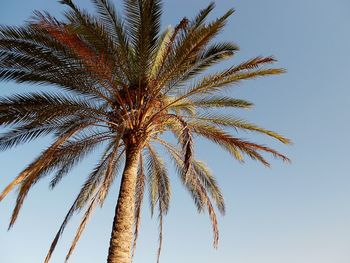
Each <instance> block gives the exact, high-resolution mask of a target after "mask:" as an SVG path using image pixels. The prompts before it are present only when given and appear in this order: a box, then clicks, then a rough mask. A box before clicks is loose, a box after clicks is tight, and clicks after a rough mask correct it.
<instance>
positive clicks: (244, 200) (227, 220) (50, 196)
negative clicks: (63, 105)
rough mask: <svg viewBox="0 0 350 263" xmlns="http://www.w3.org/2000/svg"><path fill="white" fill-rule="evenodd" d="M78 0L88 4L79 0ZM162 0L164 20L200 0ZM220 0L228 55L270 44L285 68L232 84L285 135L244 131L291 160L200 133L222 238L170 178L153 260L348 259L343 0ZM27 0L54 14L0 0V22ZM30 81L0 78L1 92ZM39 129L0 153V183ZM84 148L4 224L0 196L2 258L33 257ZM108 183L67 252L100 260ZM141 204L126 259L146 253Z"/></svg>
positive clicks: (26, 153) (10, 261)
mask: <svg viewBox="0 0 350 263" xmlns="http://www.w3.org/2000/svg"><path fill="white" fill-rule="evenodd" d="M76 2H77V3H78V4H80V5H81V6H86V7H87V8H90V4H89V3H88V1H87V0H80V1H76ZM164 2H165V5H164V8H165V12H164V16H163V22H164V23H163V26H164V27H165V26H167V25H169V24H172V25H174V24H176V23H177V22H178V21H179V20H180V19H181V18H182V17H183V16H189V17H190V16H192V15H193V14H194V13H195V12H196V11H197V10H198V9H199V8H202V7H204V6H206V5H207V3H208V1H207V0H196V1H189V0H177V1H170V0H167V1H164ZM119 6H120V4H119ZM230 7H234V8H235V9H236V11H237V12H236V14H235V15H234V16H233V17H232V19H231V20H230V23H229V25H228V26H227V28H226V30H225V32H224V33H223V34H222V35H221V36H220V38H222V39H226V40H233V41H234V42H235V43H237V44H239V46H240V47H241V51H240V53H239V54H238V55H237V56H236V58H235V59H233V60H232V61H231V63H238V62H239V61H241V60H243V59H247V58H250V57H253V56H256V55H274V56H275V57H276V58H278V60H279V65H280V66H281V67H284V68H286V69H287V70H288V73H287V74H285V75H283V76H279V77H272V78H265V79H258V80H253V81H250V82H245V83H242V84H240V85H239V87H235V88H233V89H232V91H231V94H232V95H234V96H237V97H240V98H247V99H249V100H251V101H253V102H254V103H255V104H256V108H255V109H254V110H251V111H249V112H242V113H241V115H242V116H244V117H246V118H247V119H249V120H250V121H254V122H256V123H258V124H261V125H263V126H266V127H268V128H270V129H274V130H277V131H280V132H281V133H283V134H285V135H286V136H288V137H290V138H292V139H293V141H294V145H293V146H291V147H287V146H284V145H280V144H278V143H274V142H273V141H271V140H268V139H266V138H262V137H257V136H255V135H252V134H242V136H243V137H246V138H250V139H253V140H256V141H260V142H263V143H266V144H270V145H272V146H274V147H276V148H277V149H278V150H280V151H282V152H284V153H286V154H287V155H288V156H289V157H290V158H291V159H292V160H293V164H292V165H287V164H283V163H281V162H279V161H272V165H273V166H272V168H271V169H267V168H264V167H263V166H262V165H259V164H257V163H254V162H252V161H247V162H246V163H245V164H244V165H240V164H239V163H237V162H236V161H233V160H232V159H231V158H230V157H229V156H228V155H227V154H225V153H223V152H222V151H221V150H220V149H219V148H216V147H214V146H213V145H211V144H203V143H199V144H198V145H197V149H198V151H199V152H200V154H199V157H200V158H201V159H204V160H206V161H207V162H208V163H209V165H210V167H211V168H212V170H213V172H214V173H215V174H216V175H217V178H218V180H219V182H220V185H221V186H222V188H223V192H224V195H225V197H226V203H227V210H228V211H227V215H226V216H225V217H220V220H219V223H220V230H221V242H220V248H219V250H217V251H215V250H213V249H212V247H211V244H212V239H211V238H212V235H211V227H210V223H209V220H208V219H207V216H206V215H197V213H196V210H195V208H194V205H193V204H192V201H191V198H190V197H189V195H188V194H187V193H186V192H185V191H184V190H183V189H182V188H181V187H180V185H179V183H178V182H177V180H173V199H172V204H171V209H170V213H169V215H168V217H167V218H166V223H165V229H164V234H165V238H164V247H163V254H162V262H165V263H177V262H202V263H210V262H220V263H231V262H234V263H282V262H283V263H296V262H297V263H330V262H332V263H349V262H350V191H349V189H350V176H349V168H348V165H349V163H350V157H349V152H348V149H349V148H350V140H349V137H348V134H349V130H350V122H349V121H350V114H349V113H350V103H349V98H350V64H349V59H350V51H349V50H350V33H349V32H350V31H349V25H350V15H349V10H350V2H349V1H348V0H318V1H315V0H293V1H291V0H289V1H286V0H285V1H281V0H264V1H261V0H255V1H253V0H244V1H243V0H236V1H228V0H225V1H223V0H218V1H217V8H216V10H215V12H214V13H215V15H220V14H222V13H223V12H224V11H225V10H227V9H228V8H230ZM34 9H39V10H48V11H50V12H52V13H54V14H59V13H60V12H61V11H62V10H63V7H62V6H60V5H59V4H58V3H57V1H53V0H50V1H48V0H30V1H24V0H1V3H0V24H8V25H10V24H12V25H14V24H22V23H23V21H25V20H26V19H27V18H28V17H29V16H30V15H31V12H32V10H34ZM227 65H228V64H227ZM35 89H36V87H34V86H33V87H29V86H26V85H17V84H14V83H4V82H1V83H0V95H6V94H10V93H12V92H21V91H24V90H35ZM48 141H49V140H41V141H40V142H38V143H32V144H30V145H26V146H23V147H19V148H17V149H15V150H11V151H8V152H5V153H0V167H1V168H0V171H1V175H0V188H4V187H5V186H6V184H7V183H8V182H9V181H10V180H11V178H13V177H14V176H16V175H17V173H18V172H20V171H21V169H23V168H24V167H25V165H26V164H27V163H29V162H30V160H32V159H33V158H34V156H36V154H38V153H39V152H40V150H41V149H43V148H44V147H45V145H47V143H48ZM92 160H93V159H89V160H88V162H85V163H84V164H83V165H82V166H81V167H80V168H79V169H76V170H74V171H73V173H72V174H71V175H70V176H69V177H67V178H66V179H65V180H64V181H63V182H62V183H61V184H60V185H59V186H58V187H57V188H56V190H55V191H48V180H44V181H42V182H40V183H39V184H38V185H37V186H36V187H35V188H34V189H33V190H32V192H31V193H30V194H29V197H28V199H27V202H26V203H25V205H24V208H23V211H22V213H21V215H20V218H19V220H18V222H17V223H16V225H15V227H14V229H13V230H11V231H10V232H7V231H6V229H7V224H8V221H9V217H10V210H11V208H12V207H13V204H14V200H15V195H14V194H12V195H10V196H9V197H8V198H6V199H5V200H4V201H3V202H2V203H0V262H2V263H37V262H42V260H43V258H44V257H45V255H46V251H47V249H48V247H49V244H50V242H51V240H52V238H53V237H54V234H55V233H56V231H57V229H58V227H59V224H60V223H61V221H62V219H63V217H64V215H65V213H66V211H67V210H68V208H69V206H70V204H71V202H72V201H73V198H74V197H75V196H76V193H77V191H78V189H79V187H80V185H81V183H82V180H83V179H82V178H83V177H84V176H86V174H87V171H88V169H89V168H90V167H91V164H92ZM172 175H174V174H173V173H172ZM173 177H174V178H175V175H174V176H173ZM117 186H118V185H116V187H115V188H114V191H112V192H111V194H110V196H109V199H108V202H107V203H106V205H105V206H104V208H103V209H102V210H97V211H96V213H95V214H94V216H93V218H92V219H91V221H90V224H89V225H88V227H87V229H86V232H85V234H84V235H83V237H82V239H81V241H80V243H79V244H78V247H77V249H76V251H75V253H74V255H73V257H72V259H71V262H74V263H75V262H76V263H99V262H101V263H102V262H105V258H106V253H107V247H108V240H109V234H110V230H111V223H112V218H113V212H114V206H115V201H116V198H117ZM145 204H146V206H145V208H146V209H145V210H144V214H143V223H142V231H141V234H140V241H139V244H138V250H137V254H136V258H135V263H148V262H155V255H156V248H157V222H156V220H150V215H149V212H148V205H147V202H146V203H145ZM78 219H79V216H78V217H76V219H75V220H73V221H72V222H71V224H70V227H69V228H68V229H67V231H66V232H65V234H64V236H63V238H62V240H61V242H60V243H59V245H58V247H57V250H56V253H55V254H54V256H53V260H52V262H53V263H58V262H63V259H64V256H65V253H66V251H67V249H68V247H69V244H70V242H71V240H72V237H73V234H74V232H75V228H76V226H77V222H78Z"/></svg>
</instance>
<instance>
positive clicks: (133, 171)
mask: <svg viewBox="0 0 350 263" xmlns="http://www.w3.org/2000/svg"><path fill="white" fill-rule="evenodd" d="M139 153H140V149H138V148H133V149H127V150H126V161H125V167H124V172H123V176H122V179H121V186H120V191H119V197H118V202H117V206H116V209H115V216H114V221H113V228H112V234H111V239H110V245H109V252H108V259H107V263H131V245H132V241H133V224H134V207H135V187H136V179H137V169H138V162H139Z"/></svg>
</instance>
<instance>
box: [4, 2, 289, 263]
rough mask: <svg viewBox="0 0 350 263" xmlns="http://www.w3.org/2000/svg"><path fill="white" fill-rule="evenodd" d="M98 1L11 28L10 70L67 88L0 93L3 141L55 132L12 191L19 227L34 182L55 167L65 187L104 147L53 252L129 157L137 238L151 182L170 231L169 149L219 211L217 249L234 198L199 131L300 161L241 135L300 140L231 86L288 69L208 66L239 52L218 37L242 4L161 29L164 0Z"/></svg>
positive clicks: (20, 78)
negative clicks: (225, 192) (198, 153)
mask: <svg viewBox="0 0 350 263" xmlns="http://www.w3.org/2000/svg"><path fill="white" fill-rule="evenodd" d="M92 2H93V3H94V5H95V7H96V13H95V14H90V13H88V12H87V11H85V10H83V9H80V8H79V7H77V6H76V5H75V4H74V3H73V1H71V0H62V1H60V3H62V4H64V5H66V6H67V7H68V8H67V10H66V12H65V13H64V15H65V18H64V19H62V20H58V19H56V18H55V17H53V16H51V15H50V14H48V13H45V12H38V11H36V12H35V13H34V16H33V17H32V19H31V20H30V22H28V23H27V24H25V25H23V26H19V27H14V26H1V27H0V80H11V81H16V82H18V83H31V84H39V85H41V84H45V85H47V84H48V85H52V86H55V87H56V91H44V92H35V91H34V92H27V93H24V94H15V95H12V96H7V97H2V98H0V125H1V126H2V127H5V128H7V129H8V131H7V132H6V133H4V134H2V135H1V137H0V150H8V149H10V148H13V147H16V146H18V145H20V144H23V143H27V142H30V141H32V140H35V139H37V138H39V137H42V136H47V135H52V136H53V137H54V141H53V143H52V144H51V145H50V146H49V147H48V148H47V149H46V150H45V151H44V152H42V153H41V154H40V155H39V157H37V158H36V159H35V160H34V161H33V162H32V163H31V164H30V165H29V166H28V167H26V168H25V169H24V170H23V172H21V173H20V174H19V175H18V176H17V177H16V178H15V179H14V180H13V181H12V182H11V183H10V184H9V185H8V186H7V187H6V188H5V189H4V191H3V192H2V193H1V194H0V201H1V200H2V199H3V198H4V197H5V196H6V195H7V194H8V193H9V192H10V191H11V190H13V189H14V188H15V187H18V189H19V191H18V195H17V202H16V205H15V208H14V210H13V214H12V217H11V220H10V227H12V226H13V224H14V223H15V221H16V219H17V216H18V214H19V211H20V209H21V207H22V205H23V202H24V199H25V198H26V196H27V193H28V191H29V190H30V189H31V187H32V186H34V184H36V183H37V182H38V181H39V180H40V179H42V178H44V177H46V176H51V177H52V180H51V183H50V187H51V188H54V187H55V186H56V185H57V184H58V183H59V182H60V180H61V179H62V178H63V177H64V176H66V175H67V174H68V173H69V172H70V170H71V169H72V168H73V167H75V166H76V165H78V164H79V163H80V162H81V161H82V160H83V159H84V158H85V157H86V156H87V155H88V154H90V153H92V152H93V151H94V150H95V149H96V148H98V147H100V146H103V147H104V150H103V153H101V157H100V160H99V161H98V162H97V163H96V166H95V168H94V169H93V171H92V172H91V173H90V174H89V175H88V176H87V178H86V181H85V182H84V184H83V185H82V188H81V190H80V192H79V194H78V196H77V198H76V199H75V201H74V203H73V205H72V207H71V209H70V210H69V212H68V214H67V216H66V218H65V219H64V222H63V224H62V226H61V227H60V229H59V231H58V233H57V235H56V238H55V240H54V242H53V243H52V245H51V248H50V251H49V254H48V256H47V257H46V260H45V262H48V261H49V259H50V257H51V254H52V252H53V250H54V249H55V246H56V244H57V242H58V240H59V238H60V235H61V234H62V232H63V230H64V228H65V227H66V225H67V223H68V221H69V219H70V218H71V217H72V216H73V214H74V213H76V212H79V211H81V210H83V209H85V214H84V216H83V219H82V222H81V225H80V226H79V229H78V231H77V234H76V237H75V239H74V240H73V243H72V246H71V248H70V250H69V253H68V255H67V260H68V258H69V256H70V255H71V253H72V251H73V250H74V248H75V246H76V244H77V241H78V239H79V237H80V235H81V233H82V231H83V230H84V228H85V225H86V223H87V221H88V218H89V217H90V215H91V213H92V212H93V210H94V208H95V207H96V206H97V205H98V204H99V205H103V203H104V201H105V199H106V197H107V195H108V191H109V189H110V187H111V185H112V184H113V182H114V180H115V178H116V177H117V175H118V172H119V170H120V169H121V167H122V166H123V164H124V162H126V163H127V162H128V160H137V176H136V178H137V179H136V185H135V189H134V191H135V193H134V196H135V198H134V199H135V200H134V202H135V203H134V204H133V205H134V207H135V213H134V220H135V221H134V245H133V247H134V248H135V246H136V241H137V236H138V232H139V226H140V217H141V214H140V213H141V206H142V200H143V197H144V190H145V188H146V187H148V189H149V196H150V204H151V210H152V214H153V213H154V212H155V209H157V211H158V216H159V222H160V237H161V238H160V241H162V222H163V216H164V215H165V214H166V213H167V212H168V209H169V202H170V197H171V190H170V178H169V176H168V169H167V167H166V165H165V163H164V160H163V159H162V158H161V156H160V154H159V149H160V148H163V149H164V150H165V151H166V152H167V153H168V154H169V157H170V158H171V160H172V161H173V163H174V165H175V167H176V170H177V172H178V174H179V177H180V180H181V181H182V182H183V185H184V187H186V188H187V190H188V191H189V192H190V194H191V196H192V198H193V200H194V202H195V205H196V207H197V209H198V211H204V210H207V211H208V213H209V216H210V218H211V222H212V226H213V233H214V246H215V247H216V246H217V245H218V240H219V234H218V226H217V219H216V214H215V209H214V205H213V204H215V205H216V207H217V208H218V210H219V211H220V212H221V213H224V212H225V205H224V199H223V196H222V194H221V192H220V189H219V186H218V184H217V182H216V180H215V178H214V177H213V176H212V174H211V173H210V171H209V169H208V168H207V166H206V165H205V164H204V163H203V162H202V161H199V160H196V159H195V156H194V141H195V138H196V136H197V137H202V138H205V139H208V140H210V141H212V142H214V143H216V144H217V145H219V146H221V147H222V148H223V149H224V150H226V151H227V152H228V153H229V154H231V155H232V156H233V157H234V158H235V159H237V160H239V161H243V160H244V157H245V156H248V157H249V158H251V159H253V160H257V161H259V162H261V163H262V164H264V165H266V166H269V162H268V160H267V159H266V158H265V157H264V155H263V154H264V153H267V154H272V155H273V156H274V157H276V158H279V159H282V160H284V161H289V159H288V158H287V157H286V156H284V155H283V154H281V153H279V152H278V151H276V150H274V149H272V148H269V147H267V146H264V145H260V144H258V143H254V142H250V141H248V140H244V139H241V138H239V137H237V136H236V135H235V132H236V131H237V130H246V131H252V132H257V133H261V134H265V135H267V136H269V137H272V138H274V139H277V140H279V141H280V142H282V143H284V144H288V143H290V140H289V139H287V138H285V137H284V136H282V135H280V134H278V133H276V132H273V131H271V130H268V129H265V128H262V127H260V126H258V125H255V124H253V123H250V122H247V121H245V120H243V119H242V118H239V117H237V116H235V115H234V110H236V109H249V108H251V107H252V106H253V104H252V103H251V102H249V101H246V100H242V99H237V98H233V97H231V96H227V95H223V91H225V90H227V89H229V88H230V87H231V86H233V85H235V84H237V83H238V82H240V81H243V80H247V79H253V78H257V77H262V76H268V75H276V74H281V73H284V72H285V70H284V69H280V68H274V67H271V65H272V64H273V63H275V62H276V60H275V59H274V58H273V57H260V56H258V57H255V58H253V59H250V60H248V61H245V62H242V63H239V64H238V65H233V66H231V67H229V68H227V69H225V70H222V71H218V72H216V73H208V71H207V69H209V68H210V67H212V66H214V65H216V64H218V63H219V62H222V61H224V60H227V59H229V58H231V57H232V56H233V55H234V54H235V53H236V52H237V51H238V47H237V46H236V45H234V44H232V43H230V42H214V41H213V40H214V39H215V37H216V36H217V35H218V34H219V33H220V32H221V31H222V29H223V28H224V26H225V25H226V22H227V19H228V18H229V17H230V16H231V15H232V14H233V12H234V11H233V9H230V10H228V11H227V12H226V13H225V14H223V15H222V16H221V17H219V18H218V19H216V20H214V21H211V22H207V16H208V14H209V13H210V12H211V11H212V10H213V9H214V3H211V4H209V5H208V7H206V8H204V9H203V10H201V11H200V12H199V13H198V15H197V16H196V17H194V18H193V19H188V18H183V19H182V20H181V21H180V22H179V23H178V24H177V25H176V26H175V27H167V28H166V29H165V30H163V31H161V22H160V18H161V13H162V8H161V7H162V1H160V0H124V13H125V15H124V18H123V17H122V16H120V14H119V12H117V10H116V9H115V7H114V5H113V4H112V2H111V1H109V0H92ZM118 11H119V10H118ZM57 88H58V89H59V90H58V91H57ZM167 132H170V133H172V134H173V135H174V136H175V138H176V139H177V141H178V145H173V144H171V143H170V142H168V141H167V140H166V139H167V137H166V136H164V133H167ZM146 185H148V186H146ZM159 252H160V249H159Z"/></svg>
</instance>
